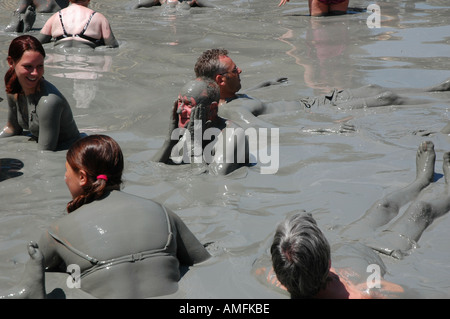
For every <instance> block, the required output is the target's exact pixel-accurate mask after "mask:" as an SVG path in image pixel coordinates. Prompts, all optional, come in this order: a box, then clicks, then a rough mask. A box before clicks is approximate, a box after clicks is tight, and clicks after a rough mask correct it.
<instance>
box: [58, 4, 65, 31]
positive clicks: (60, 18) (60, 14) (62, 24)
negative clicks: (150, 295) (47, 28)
mask: <svg viewBox="0 0 450 319" xmlns="http://www.w3.org/2000/svg"><path fill="white" fill-rule="evenodd" d="M58 13H59V21H60V22H61V27H62V29H63V32H64V35H65V36H67V32H66V28H64V23H63V20H62V13H61V10H59V11H58Z"/></svg>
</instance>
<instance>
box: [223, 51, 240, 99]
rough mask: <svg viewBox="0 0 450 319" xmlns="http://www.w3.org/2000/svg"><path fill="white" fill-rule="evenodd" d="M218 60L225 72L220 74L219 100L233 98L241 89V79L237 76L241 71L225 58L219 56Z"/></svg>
mask: <svg viewBox="0 0 450 319" xmlns="http://www.w3.org/2000/svg"><path fill="white" fill-rule="evenodd" d="M219 60H220V62H221V63H222V65H224V66H225V70H226V71H225V72H223V73H222V74H220V76H221V78H220V79H221V83H220V84H219V85H220V98H227V97H234V95H235V94H236V93H237V92H239V90H240V89H241V78H240V76H239V75H240V74H241V72H242V70H241V69H240V68H238V67H237V66H236V64H235V63H234V62H233V60H231V59H230V58H229V57H227V56H221V57H220V58H219Z"/></svg>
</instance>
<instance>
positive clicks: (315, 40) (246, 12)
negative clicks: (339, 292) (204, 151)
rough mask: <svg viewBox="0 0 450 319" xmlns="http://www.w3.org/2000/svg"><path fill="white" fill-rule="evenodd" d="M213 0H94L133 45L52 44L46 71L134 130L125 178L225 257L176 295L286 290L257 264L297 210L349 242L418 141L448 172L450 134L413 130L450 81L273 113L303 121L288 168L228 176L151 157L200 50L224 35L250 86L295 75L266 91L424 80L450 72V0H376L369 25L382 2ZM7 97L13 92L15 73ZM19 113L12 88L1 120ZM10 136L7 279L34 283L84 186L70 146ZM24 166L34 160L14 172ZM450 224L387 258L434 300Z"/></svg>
mask: <svg viewBox="0 0 450 319" xmlns="http://www.w3.org/2000/svg"><path fill="white" fill-rule="evenodd" d="M16 2H17V1H16V0H6V1H2V2H1V3H0V43H1V45H0V71H1V72H2V74H4V72H6V70H7V63H6V56H7V49H8V46H9V43H10V41H11V40H12V39H13V37H14V36H16V34H15V33H5V32H4V31H3V30H4V28H5V27H6V25H7V24H8V23H9V21H10V19H11V14H12V11H13V10H14V9H15V6H16ZM211 2H213V3H215V4H217V5H219V6H221V8H220V9H212V8H192V9H191V10H189V11H184V12H178V13H177V14H169V13H168V12H164V10H163V8H160V7H158V8H151V9H139V10H128V9H125V7H126V2H125V1H122V0H108V1H105V0H103V1H100V0H99V1H94V0H93V1H91V8H93V9H95V10H98V11H99V12H102V13H103V14H104V15H105V16H106V17H107V18H108V19H109V20H110V22H111V24H112V28H113V31H114V33H115V35H116V38H117V39H118V40H119V41H120V47H119V48H118V49H112V50H103V51H101V50H100V51H98V52H62V51H60V50H57V49H54V48H53V47H52V45H47V46H46V50H47V54H48V56H47V59H46V65H45V77H46V79H47V80H49V81H50V82H52V83H54V84H55V85H56V86H57V87H58V88H59V90H60V91H61V92H62V93H63V94H64V95H65V96H66V98H67V99H68V100H69V102H70V104H71V106H72V109H73V112H74V115H75V117H76V121H77V123H78V126H79V128H80V130H81V131H83V132H86V133H88V134H92V133H103V134H108V135H110V136H112V137H114V138H115V139H116V140H117V141H118V142H119V143H120V145H121V146H122V148H123V151H124V154H125V156H126V169H125V176H124V179H125V181H126V182H125V187H124V190H125V191H127V192H130V193H133V194H136V195H140V196H143V197H146V198H150V199H153V200H155V201H158V202H161V203H163V204H164V205H166V206H168V207H170V208H171V209H172V210H174V211H175V212H176V213H177V214H179V215H180V217H181V218H182V219H183V220H184V221H185V222H186V224H187V225H188V226H189V227H190V228H191V230H192V231H193V232H194V233H195V234H196V235H197V236H198V238H199V239H200V240H201V241H202V242H205V243H206V242H214V247H215V249H216V251H217V256H216V257H215V258H214V260H213V261H211V262H210V263H207V264H205V265H200V266H197V267H193V269H191V270H192V271H189V272H188V273H187V275H186V277H185V280H186V281H189V285H185V286H182V287H181V288H180V291H179V294H178V295H177V296H179V297H180V296H181V297H184V298H287V296H286V295H284V294H280V293H279V292H278V291H276V290H272V289H270V288H268V287H266V286H265V285H262V284H261V283H260V282H259V281H258V280H257V278H255V277H254V275H253V274H252V268H253V263H254V262H255V260H256V259H257V258H259V257H261V256H262V255H264V254H266V253H267V252H268V245H269V243H270V239H271V236H273V232H274V230H275V226H276V224H277V223H278V222H279V221H281V220H282V219H283V218H284V217H285V216H286V215H287V214H290V213H293V212H295V211H298V210H305V211H308V212H311V213H312V214H313V215H314V216H315V218H316V219H317V221H318V223H319V225H320V226H321V227H322V229H324V230H325V233H326V234H327V236H328V238H329V240H330V241H331V242H339V240H340V239H341V238H339V236H338V235H337V233H338V230H339V229H340V226H341V225H345V224H347V223H349V222H351V221H353V220H355V219H356V218H358V217H359V216H361V215H362V214H363V213H364V212H365V211H366V210H367V209H368V208H369V207H370V206H371V205H372V204H373V202H375V201H376V200H377V199H379V198H381V197H382V196H383V195H385V194H387V193H389V192H391V191H393V190H396V189H398V188H400V187H403V186H405V185H406V184H408V183H409V182H411V181H412V180H413V179H414V178H415V170H416V168H415V154H416V150H417V147H418V145H419V144H420V142H421V141H423V140H425V139H427V140H432V141H433V142H434V144H435V149H436V154H437V156H436V179H437V180H438V181H437V182H438V183H443V176H442V154H443V152H444V151H447V150H450V140H449V137H448V136H444V135H442V134H440V133H434V134H432V135H429V136H426V137H424V136H421V135H417V134H413V132H414V131H416V130H421V129H423V130H430V131H433V132H438V131H439V130H440V129H441V128H442V127H444V126H445V125H446V124H447V122H448V120H449V103H448V102H449V100H450V93H435V94H420V93H415V94H414V95H417V96H418V97H420V98H425V99H428V100H429V101H430V103H428V104H424V105H402V106H387V107H379V108H373V109H363V110H354V111H341V110H337V109H333V108H319V109H316V110H311V112H305V111H299V112H290V113H284V114H283V113H280V114H271V115H265V116H264V119H265V120H267V121H270V122H272V123H274V124H275V125H278V126H280V127H290V128H295V129H293V130H289V131H288V132H285V133H282V134H281V135H280V149H279V155H280V157H279V158H280V167H279V170H278V172H277V173H276V174H261V173H260V168H259V167H258V165H256V166H254V167H251V168H248V169H247V168H245V169H243V170H240V171H238V172H236V173H235V174H233V175H231V176H227V177H217V176H210V175H196V174H193V173H192V172H191V171H190V170H189V168H186V167H182V168H180V167H171V166H166V165H162V164H160V163H154V162H152V161H151V157H152V155H153V154H154V153H155V152H156V151H157V149H158V148H159V147H160V146H161V145H162V142H163V140H164V138H165V134H166V131H167V127H168V120H169V112H170V109H171V106H172V105H173V104H172V103H173V100H174V99H175V98H176V97H177V95H178V91H179V90H180V89H181V87H182V86H183V85H184V84H185V83H186V82H187V81H189V80H191V79H192V78H193V77H194V72H193V66H194V63H195V61H196V59H197V57H198V56H199V55H200V54H201V53H202V52H203V51H204V50H206V49H209V48H213V47H225V48H226V49H228V50H229V53H230V57H231V58H232V59H233V60H234V61H235V62H236V64H237V65H238V66H239V67H240V68H241V69H242V70H243V72H242V74H241V79H242V85H243V89H245V88H249V87H252V86H254V85H256V84H258V83H259V82H261V81H265V80H268V79H273V78H277V77H288V79H289V81H288V82H287V83H284V84H282V85H280V86H275V87H267V88H262V89H259V90H257V91H254V92H252V95H253V96H255V97H257V98H259V99H262V100H265V101H275V100H283V99H284V100H294V99H298V98H300V97H304V96H312V95H315V94H320V93H324V92H327V91H328V90H329V89H330V88H335V87H337V88H357V87H360V86H362V85H366V84H377V85H381V86H384V87H387V88H414V89H415V88H421V87H427V86H430V85H432V84H437V83H439V82H441V81H443V80H445V79H447V78H449V77H450V72H449V69H450V64H449V63H450V62H449V58H448V56H449V34H450V5H449V4H448V2H447V1H438V0H435V1H431V0H430V1H413V0H403V1H377V4H378V5H379V6H380V8H381V28H369V27H368V26H367V23H366V22H367V18H368V17H369V14H370V13H368V12H365V11H364V10H365V9H366V8H367V6H368V5H369V4H371V3H372V2H370V1H351V4H350V5H351V6H352V7H355V8H358V9H361V10H356V11H355V12H356V13H354V14H348V15H345V16H336V17H326V18H310V17H308V16H307V13H308V8H307V3H306V2H305V1H291V2H290V3H289V4H288V5H286V6H284V7H282V8H278V7H277V4H278V2H277V1H275V0H271V1H268V0H248V1H244V0H238V1H219V0H215V1H214V0H211ZM224 3H225V4H224ZM49 16H50V14H37V19H36V23H35V25H34V28H33V29H32V30H31V32H30V33H31V34H33V33H38V32H39V28H40V27H41V26H42V25H43V23H44V22H45V21H46V19H47V18H48V17H49ZM0 97H3V98H5V93H4V83H3V81H2V83H1V84H0ZM6 116H7V104H6V101H3V102H0V122H1V123H2V125H3V123H6ZM344 121H347V122H348V123H351V124H353V125H355V126H356V128H357V131H356V132H354V133H345V134H312V133H308V132H307V130H301V129H300V128H302V127H304V128H307V127H308V126H318V125H322V126H324V127H327V126H330V125H333V124H337V123H340V122H344ZM0 145H1V150H0V158H1V163H2V164H1V165H2V167H1V177H2V178H1V182H0V197H1V201H2V208H1V210H0V256H1V258H0V290H3V289H7V288H9V287H11V286H13V285H14V284H15V283H17V282H19V280H20V278H21V275H22V272H23V268H24V264H25V262H26V261H27V260H28V253H27V249H26V247H27V246H26V245H27V243H28V242H29V241H30V240H34V241H37V240H38V239H39V237H40V235H41V232H42V231H43V230H44V229H46V227H47V226H48V225H49V224H50V223H52V222H53V221H54V220H55V219H58V218H61V217H62V216H63V215H64V214H65V205H66V203H67V202H68V201H69V199H70V198H69V197H70V193H69V191H68V190H67V188H66V186H65V183H64V178H63V177H64V170H65V168H64V162H65V152H56V153H51V152H38V151H36V145H35V144H34V143H33V142H30V141H27V139H26V138H24V137H12V138H8V139H1V140H0ZM8 159H9V160H8ZM11 159H13V160H11ZM11 163H13V164H17V163H19V166H14V167H15V168H14V167H13V168H12V169H8V167H10V166H11V165H10V164H11ZM22 165H23V167H22ZM124 213H126V212H124ZM449 228H450V216H444V217H442V218H440V219H438V220H436V221H435V222H434V223H433V224H432V225H431V226H430V227H429V228H428V229H427V230H426V231H425V233H424V234H423V236H422V238H421V239H420V241H419V244H418V247H417V248H416V249H414V251H412V253H411V255H410V256H407V257H406V258H404V259H403V260H393V259H389V258H383V260H384V262H385V263H386V266H387V269H388V274H387V276H386V279H387V280H390V281H393V282H395V283H398V284H401V285H405V286H407V287H409V288H410V289H412V290H414V291H415V292H416V293H418V294H419V295H420V297H423V298H448V297H449V296H450V290H449V287H450V245H448V242H447V241H448V231H447V230H448V229H449ZM361 236H364V234H361ZM349 266H351V265H349ZM68 297H70V296H68ZM75 297H76V294H75Z"/></svg>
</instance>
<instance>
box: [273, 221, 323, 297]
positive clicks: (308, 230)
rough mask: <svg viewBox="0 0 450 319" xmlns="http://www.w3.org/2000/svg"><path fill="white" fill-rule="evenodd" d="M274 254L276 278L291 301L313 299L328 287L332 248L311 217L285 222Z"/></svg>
mask: <svg viewBox="0 0 450 319" xmlns="http://www.w3.org/2000/svg"><path fill="white" fill-rule="evenodd" d="M270 251H271V254H272V266H273V269H274V271H275V274H276V275H277V278H278V280H279V281H280V282H281V283H282V284H283V285H284V286H285V287H286V289H287V290H288V292H289V293H290V294H291V298H312V297H314V296H315V295H316V294H317V293H318V292H319V291H320V290H321V289H323V288H325V287H326V283H327V278H328V274H329V267H330V264H329V262H330V245H329V243H328V241H327V239H326V238H325V236H324V234H323V233H322V231H321V230H320V229H319V227H318V226H317V223H316V221H315V220H314V218H313V217H312V216H311V214H300V213H298V214H295V215H293V216H292V217H288V218H286V220H284V221H283V222H281V223H280V224H279V225H278V227H277V230H276V232H275V236H274V239H273V243H272V246H271V249H270Z"/></svg>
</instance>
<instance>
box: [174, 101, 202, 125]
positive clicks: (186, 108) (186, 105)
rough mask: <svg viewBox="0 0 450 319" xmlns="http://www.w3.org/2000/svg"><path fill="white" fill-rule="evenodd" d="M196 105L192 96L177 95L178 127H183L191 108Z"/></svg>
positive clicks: (189, 115) (189, 116) (187, 120)
mask: <svg viewBox="0 0 450 319" xmlns="http://www.w3.org/2000/svg"><path fill="white" fill-rule="evenodd" d="M196 105H197V102H196V101H195V99H194V97H193V96H190V95H189V94H188V95H182V94H180V95H178V109H177V113H178V127H180V128H184V127H185V126H186V125H187V123H188V122H189V119H190V118H191V112H192V109H193V108H194V107H195V106H196Z"/></svg>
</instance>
